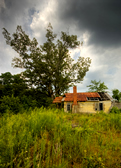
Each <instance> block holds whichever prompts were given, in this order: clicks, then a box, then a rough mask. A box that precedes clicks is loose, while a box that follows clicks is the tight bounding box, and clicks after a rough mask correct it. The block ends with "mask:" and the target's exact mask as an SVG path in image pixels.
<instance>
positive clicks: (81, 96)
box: [53, 92, 100, 103]
mask: <svg viewBox="0 0 121 168" xmlns="http://www.w3.org/2000/svg"><path fill="white" fill-rule="evenodd" d="M87 97H89V98H91V97H92V98H94V97H95V98H96V97H99V98H100V95H99V94H98V93H97V92H82V93H77V101H80V102H83V101H87ZM62 98H63V97H56V98H55V99H54V100H53V103H61V101H62ZM64 101H65V102H66V101H67V102H70V101H71V102H73V93H65V99H64Z"/></svg>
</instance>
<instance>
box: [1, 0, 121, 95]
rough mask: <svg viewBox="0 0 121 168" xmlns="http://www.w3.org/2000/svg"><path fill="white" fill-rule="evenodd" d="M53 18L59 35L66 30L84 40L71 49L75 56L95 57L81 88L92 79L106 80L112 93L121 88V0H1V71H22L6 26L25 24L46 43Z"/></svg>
mask: <svg viewBox="0 0 121 168" xmlns="http://www.w3.org/2000/svg"><path fill="white" fill-rule="evenodd" d="M49 22H50V23H51V24H52V26H53V29H54V32H55V33H57V34H58V35H59V34H60V32H61V31H66V32H69V34H75V35H77V36H78V40H80V41H83V46H81V47H79V48H77V49H75V50H72V51H70V54H71V56H72V57H73V58H74V59H75V60H76V59H77V58H78V56H82V57H90V58H91V59H92V63H91V67H90V70H89V72H87V74H86V76H85V78H84V81H83V82H82V83H80V84H78V85H77V86H78V92H84V91H87V90H88V88H87V87H86V86H87V85H89V84H90V81H91V80H97V81H98V80H101V81H102V82H104V83H105V84H106V85H107V86H108V88H109V92H110V93H111V90H112V89H114V88H117V89H119V90H120V91H121V78H120V76H121V75H120V74H121V0H34V1H33V0H21V1H20V0H0V74H1V73H5V72H8V71H9V72H11V73H12V74H16V73H19V72H20V69H14V68H12V67H11V63H12V58H14V57H15V56H17V53H16V52H15V51H14V50H12V48H11V47H10V46H8V45H6V42H5V39H4V37H3V35H2V28H3V27H5V28H6V29H7V30H8V31H9V32H10V33H11V34H12V33H13V32H15V30H16V27H17V25H21V26H22V28H23V29H24V30H25V32H26V33H27V34H29V36H30V37H31V38H32V37H35V38H36V39H37V40H38V42H39V43H40V44H42V43H43V42H44V41H45V33H46V27H47V25H48V23H49ZM71 90H72V89H71Z"/></svg>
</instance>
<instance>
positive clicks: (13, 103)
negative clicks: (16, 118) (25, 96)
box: [0, 95, 21, 114]
mask: <svg viewBox="0 0 121 168" xmlns="http://www.w3.org/2000/svg"><path fill="white" fill-rule="evenodd" d="M7 110H8V111H10V112H13V113H15V114H17V113H18V112H20V111H21V105H20V100H19V98H18V97H14V96H13V95H12V96H11V97H9V96H4V97H3V99H2V103H1V104H0V113H5V112H6V111H7Z"/></svg>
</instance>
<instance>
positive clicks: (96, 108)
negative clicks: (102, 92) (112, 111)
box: [95, 103, 98, 111]
mask: <svg viewBox="0 0 121 168" xmlns="http://www.w3.org/2000/svg"><path fill="white" fill-rule="evenodd" d="M95 111H98V103H95Z"/></svg>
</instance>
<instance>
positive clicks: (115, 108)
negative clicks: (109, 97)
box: [110, 106, 121, 114]
mask: <svg viewBox="0 0 121 168" xmlns="http://www.w3.org/2000/svg"><path fill="white" fill-rule="evenodd" d="M110 113H115V114H119V113H121V109H119V108H118V107H116V106H114V107H112V109H111V111H110Z"/></svg>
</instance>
